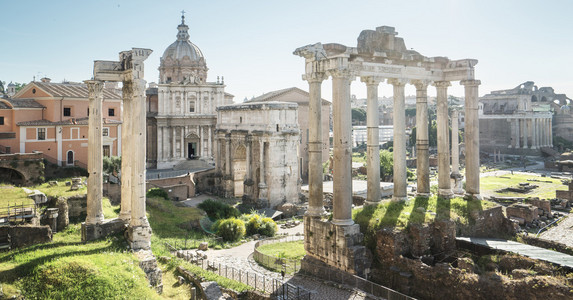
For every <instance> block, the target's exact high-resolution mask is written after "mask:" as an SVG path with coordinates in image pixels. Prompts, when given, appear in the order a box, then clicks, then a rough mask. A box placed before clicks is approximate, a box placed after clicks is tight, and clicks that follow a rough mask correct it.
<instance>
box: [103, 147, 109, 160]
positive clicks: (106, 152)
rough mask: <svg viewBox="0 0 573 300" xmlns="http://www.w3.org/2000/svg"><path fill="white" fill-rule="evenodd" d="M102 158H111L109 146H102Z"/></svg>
mask: <svg viewBox="0 0 573 300" xmlns="http://www.w3.org/2000/svg"><path fill="white" fill-rule="evenodd" d="M103 156H107V157H111V147H110V146H109V145H103Z"/></svg>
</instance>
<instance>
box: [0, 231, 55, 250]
mask: <svg viewBox="0 0 573 300" xmlns="http://www.w3.org/2000/svg"><path fill="white" fill-rule="evenodd" d="M0 236H9V237H10V248H12V249H14V248H20V247H27V246H31V245H35V244H42V243H49V242H51V241H52V229H51V228H50V227H49V226H0Z"/></svg>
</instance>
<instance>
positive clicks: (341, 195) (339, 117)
mask: <svg viewBox="0 0 573 300" xmlns="http://www.w3.org/2000/svg"><path fill="white" fill-rule="evenodd" d="M332 105H333V122H334V124H333V125H334V128H333V129H334V132H333V134H334V170H333V171H334V182H333V184H334V191H333V206H334V212H333V218H332V223H333V224H336V225H352V224H354V221H352V210H351V208H352V166H351V163H352V116H351V107H350V74H348V73H347V71H340V72H338V73H336V74H333V75H332Z"/></svg>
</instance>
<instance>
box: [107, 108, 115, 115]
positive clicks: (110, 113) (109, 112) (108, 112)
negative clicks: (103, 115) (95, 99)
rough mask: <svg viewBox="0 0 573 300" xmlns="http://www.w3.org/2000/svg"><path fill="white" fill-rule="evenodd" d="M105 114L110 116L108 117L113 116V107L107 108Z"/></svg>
mask: <svg viewBox="0 0 573 300" xmlns="http://www.w3.org/2000/svg"><path fill="white" fill-rule="evenodd" d="M107 115H108V116H110V117H113V116H115V109H113V108H110V109H108V110H107Z"/></svg>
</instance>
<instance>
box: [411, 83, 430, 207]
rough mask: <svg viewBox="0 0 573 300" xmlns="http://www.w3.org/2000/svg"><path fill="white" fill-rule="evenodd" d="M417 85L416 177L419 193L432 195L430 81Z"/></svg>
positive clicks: (420, 194) (427, 195) (426, 195)
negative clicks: (429, 123)
mask: <svg viewBox="0 0 573 300" xmlns="http://www.w3.org/2000/svg"><path fill="white" fill-rule="evenodd" d="M414 85H415V86H416V178H417V195H418V196H422V197H429V196H430V154H429V151H428V148H429V142H428V91H427V88H428V83H427V82H422V81H418V82H415V83H414Z"/></svg>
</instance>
